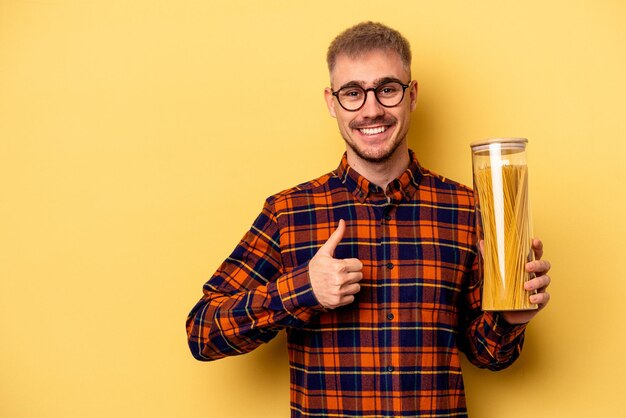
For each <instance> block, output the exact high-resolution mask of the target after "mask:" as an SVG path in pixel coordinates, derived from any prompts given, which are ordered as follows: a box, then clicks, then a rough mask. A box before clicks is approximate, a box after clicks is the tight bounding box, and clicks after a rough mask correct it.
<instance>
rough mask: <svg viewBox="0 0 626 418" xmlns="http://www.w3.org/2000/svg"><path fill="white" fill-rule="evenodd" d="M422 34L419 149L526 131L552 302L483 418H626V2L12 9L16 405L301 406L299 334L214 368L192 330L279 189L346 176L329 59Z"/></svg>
mask: <svg viewBox="0 0 626 418" xmlns="http://www.w3.org/2000/svg"><path fill="white" fill-rule="evenodd" d="M362 20H376V21H382V22H384V23H387V24H389V25H391V26H393V27H395V28H397V29H399V30H400V31H401V32H403V33H404V34H405V36H406V37H407V38H408V39H409V40H410V41H411V43H412V49H413V54H414V59H413V77H414V78H415V79H417V80H418V81H419V83H420V84H419V85H420V91H419V99H418V108H417V110H416V112H415V113H414V114H413V117H412V129H411V131H410V134H409V136H410V144H411V147H412V148H414V149H415V150H416V151H417V153H418V156H419V158H420V161H421V162H422V164H423V165H425V166H426V167H428V168H430V169H433V170H435V171H438V172H440V173H442V174H444V175H446V176H448V177H451V178H453V179H456V180H459V181H462V182H464V183H469V182H470V181H471V158H470V150H469V146H468V145H469V143H470V142H472V141H474V140H476V139H481V138H486V137H493V136H524V137H527V138H529V141H530V142H529V159H530V163H529V166H530V173H531V188H530V193H531V198H532V205H533V216H534V229H535V233H536V235H537V236H540V237H541V238H543V240H544V242H545V245H546V258H547V259H549V260H550V261H551V262H552V264H553V266H554V267H553V270H552V276H553V280H554V282H553V285H552V286H551V293H552V294H553V300H552V302H551V303H550V306H549V308H548V309H546V310H545V311H544V312H542V313H541V315H540V316H538V317H537V318H536V320H535V321H534V322H533V323H532V324H531V325H530V326H529V328H528V331H527V341H526V347H525V350H524V352H523V354H522V357H521V358H520V359H519V361H518V362H517V363H516V364H514V365H513V366H512V367H511V368H509V369H507V370H505V371H502V372H499V373H492V372H487V371H483V370H477V369H475V368H473V367H472V366H471V365H469V364H468V363H465V364H464V371H465V376H466V387H467V395H468V404H469V408H470V413H471V416H474V417H487V418H501V417H507V418H508V417H512V418H516V417H538V418H539V417H541V418H548V417H550V418H551V417H567V418H572V417H623V416H626V413H625V412H624V411H626V403H625V401H624V388H625V386H624V380H623V376H624V375H625V374H626V362H625V361H624V360H625V351H624V348H623V347H624V345H626V333H625V329H626V328H625V326H624V322H625V320H626V309H625V308H624V295H625V291H626V277H625V273H624V271H625V270H624V260H625V258H624V256H625V254H624V252H625V251H624V239H625V237H626V222H625V220H624V215H625V213H626V193H625V191H624V183H625V180H626V169H625V166H626V163H625V158H624V153H625V152H626V145H625V144H626V101H625V98H626V77H625V76H624V75H625V74H626V3H624V2H623V1H618V0H614V1H610V0H600V1H591V0H589V1H580V0H578V1H565V0H558V1H538V0H532V1H525V2H516V1H474V2H467V1H449V0H445V1H439V2H434V1H396V2H381V1H366V0H360V1H345V2H342V1H326V0H324V1H316V2H296V1H286V0H285V1H278V0H274V1H263V2H256V1H229V2H211V1H199V0H198V1H192V0H180V1H174V0H161V1H152V0H126V1H122V0H109V1H104V0H84V1H83V0H58V1H55V0H40V1H17V0H0V158H1V161H0V190H1V196H0V274H1V277H0V416H2V417H7V418H25V417H54V418H56V417H157V418H158V417H190V418H193V417H272V418H273V417H285V416H288V414H289V412H288V411H289V387H288V386H289V383H288V382H289V377H288V365H287V357H286V349H285V340H284V337H283V336H282V335H281V336H279V337H277V339H276V340H275V341H273V342H271V343H270V344H268V345H266V346H264V347H261V348H260V349H258V350H257V351H255V352H253V353H250V354H248V355H245V356H241V357H233V358H228V359H224V360H220V361H218V362H213V363H200V362H197V361H195V360H193V359H192V357H191V355H190V354H189V352H188V349H187V346H186V336H185V332H184V321H185V317H186V315H187V313H188V311H189V310H190V309H191V307H192V306H193V304H194V303H195V302H196V301H197V299H198V298H199V297H200V295H201V286H202V284H203V283H204V282H205V281H206V280H207V279H208V277H209V276H210V275H211V274H212V273H213V271H214V270H215V269H216V268H217V266H218V265H219V263H220V262H221V261H222V260H223V259H224V258H225V257H226V256H227V255H228V254H229V253H230V251H231V250H232V249H233V248H234V246H235V244H236V243H237V241H238V239H239V238H240V237H241V236H242V235H243V233H244V232H245V230H246V229H247V228H248V227H249V225H250V224H251V222H252V221H253V219H254V217H255V216H256V214H257V213H258V212H259V210H260V209H261V205H262V202H263V199H264V198H265V197H267V196H268V195H270V194H273V193H275V192H277V191H280V190H282V189H284V188H287V187H290V186H292V185H294V184H296V183H300V182H303V181H306V180H309V179H311V178H313V177H316V176H318V175H320V174H322V173H325V172H327V171H329V170H331V169H333V168H335V167H336V166H337V164H338V163H339V159H340V156H341V153H342V152H343V149H344V145H343V142H342V140H341V138H340V136H339V134H338V132H337V128H336V125H335V121H334V120H333V119H332V118H330V117H329V116H328V113H327V111H326V108H325V105H324V102H323V89H324V87H325V86H327V85H328V75H327V72H326V68H325V62H324V59H325V51H326V48H327V46H328V44H329V42H330V41H331V40H332V38H333V37H334V36H335V35H336V34H337V33H338V32H339V31H341V30H343V29H344V28H346V27H348V26H350V25H352V24H354V23H357V22H359V21H362Z"/></svg>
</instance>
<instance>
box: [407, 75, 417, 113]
mask: <svg viewBox="0 0 626 418" xmlns="http://www.w3.org/2000/svg"><path fill="white" fill-rule="evenodd" d="M417 90H418V89H417V80H413V81H412V82H411V85H410V86H409V97H410V98H411V112H412V111H414V110H415V108H416V107H417Z"/></svg>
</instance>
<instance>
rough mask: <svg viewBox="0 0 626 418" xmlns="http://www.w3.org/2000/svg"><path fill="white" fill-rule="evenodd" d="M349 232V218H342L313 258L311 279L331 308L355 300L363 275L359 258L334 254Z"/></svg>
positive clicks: (319, 299) (317, 294) (322, 300)
mask: <svg viewBox="0 0 626 418" xmlns="http://www.w3.org/2000/svg"><path fill="white" fill-rule="evenodd" d="M345 232H346V222H345V221H344V220H343V219H341V220H340V221H339V225H338V226H337V229H336V230H335V232H333V233H332V235H331V236H330V237H329V238H328V241H326V242H325V243H324V245H322V246H321V247H320V249H319V250H318V251H317V253H316V254H315V255H314V256H313V258H312V259H311V261H310V262H309V280H311V287H312V288H313V293H314V294H315V297H317V300H318V301H319V302H320V304H322V306H324V307H325V308H327V309H334V308H338V307H339V306H343V305H347V304H349V303H352V302H354V295H355V294H356V293H358V292H359V290H360V289H361V286H360V285H359V281H360V280H361V279H362V278H363V273H362V271H361V270H362V269H363V263H361V262H360V261H359V260H358V259H357V258H346V259H343V260H339V259H336V258H334V255H335V248H337V245H339V243H340V242H341V240H342V239H343V235H344V233H345Z"/></svg>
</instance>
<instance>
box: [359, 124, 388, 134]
mask: <svg viewBox="0 0 626 418" xmlns="http://www.w3.org/2000/svg"><path fill="white" fill-rule="evenodd" d="M386 130H387V126H377V127H375V128H361V129H359V132H361V133H362V134H363V135H376V134H381V133H383V132H385V131H386Z"/></svg>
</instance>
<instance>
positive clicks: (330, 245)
mask: <svg viewBox="0 0 626 418" xmlns="http://www.w3.org/2000/svg"><path fill="white" fill-rule="evenodd" d="M345 232H346V221H344V220H343V219H340V220H339V224H338V225H337V229H335V232H333V233H332V234H331V236H330V237H328V240H327V241H326V242H325V243H324V245H322V246H321V247H320V249H319V250H318V251H317V253H318V254H323V255H327V256H329V257H333V256H334V255H335V248H337V245H339V243H340V242H341V240H342V239H343V234H344V233H345Z"/></svg>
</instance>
